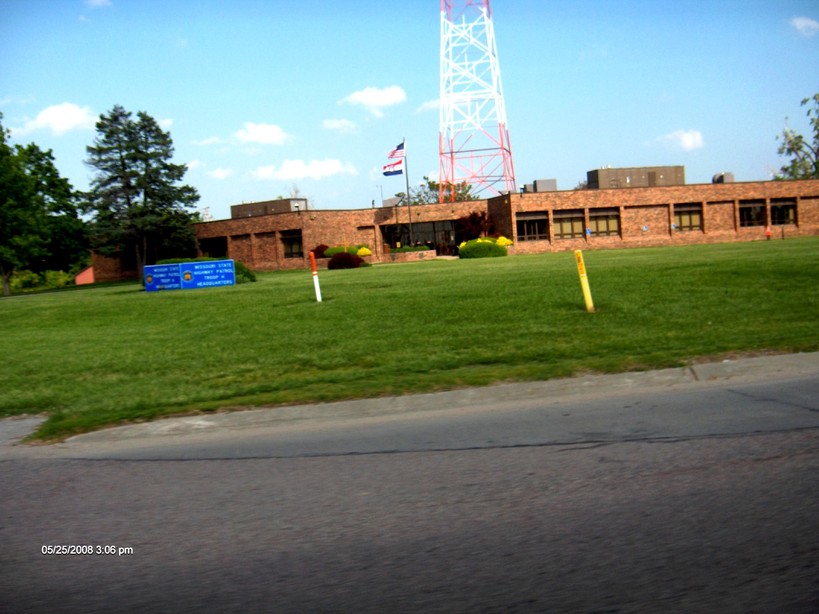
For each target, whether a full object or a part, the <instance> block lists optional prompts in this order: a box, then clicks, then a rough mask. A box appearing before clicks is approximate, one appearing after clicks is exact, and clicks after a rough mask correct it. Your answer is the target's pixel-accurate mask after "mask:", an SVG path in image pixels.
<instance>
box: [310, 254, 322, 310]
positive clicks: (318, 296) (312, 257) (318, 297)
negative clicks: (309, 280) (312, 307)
mask: <svg viewBox="0 0 819 614" xmlns="http://www.w3.org/2000/svg"><path fill="white" fill-rule="evenodd" d="M310 266H311V267H312V269H313V286H315V288H316V302H317V303H320V302H321V288H320V287H319V280H318V271H317V270H316V255H315V254H314V253H313V252H310Z"/></svg>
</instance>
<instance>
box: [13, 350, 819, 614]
mask: <svg viewBox="0 0 819 614" xmlns="http://www.w3.org/2000/svg"><path fill="white" fill-rule="evenodd" d="M815 359H816V355H807V358H805V357H802V358H801V359H799V360H798V361H797V362H798V365H796V366H795V367H794V368H791V369H785V368H779V367H777V366H775V365H781V364H782V363H781V362H778V361H777V360H774V359H766V360H765V361H762V360H760V361H759V362H758V363H753V364H759V365H761V364H766V365H767V367H766V368H765V369H764V372H765V374H766V376H767V377H761V376H760V374H759V373H758V372H756V371H755V370H754V369H753V368H751V369H745V370H742V371H741V372H739V371H738V372H736V373H733V372H731V370H732V368H733V367H735V366H736V365H734V364H730V365H723V367H722V370H721V371H720V373H719V375H718V376H716V375H715V376H713V377H709V376H707V375H706V374H707V373H709V372H710V373H714V371H709V368H710V367H706V366H703V367H701V368H699V369H697V372H696V373H694V375H696V377H693V378H685V379H686V381H680V380H679V377H678V375H679V374H676V373H672V372H668V373H659V374H653V375H651V376H650V378H649V376H648V375H646V376H645V378H643V376H633V375H631V376H621V377H620V378H585V379H581V380H574V381H573V382H572V383H571V384H569V385H568V389H567V390H564V391H563V394H557V393H556V390H557V389H556V388H554V386H558V387H559V386H560V385H561V384H559V383H552V384H550V386H552V387H551V388H549V387H544V386H545V385H544V386H541V385H537V384H532V385H526V386H523V387H507V388H504V387H498V388H493V389H491V390H483V391H464V392H462V393H460V398H461V399H465V400H466V401H468V402H467V403H464V404H461V405H459V404H456V403H454V402H453V400H454V399H455V398H456V397H455V396H451V395H450V396H447V395H443V396H440V395H438V396H436V395H425V396H423V397H421V398H420V399H418V398H416V399H415V403H416V405H413V404H412V403H411V402H410V401H408V400H406V399H405V400H403V401H401V402H399V401H390V400H382V401H380V403H382V405H383V408H385V409H384V412H385V413H387V414H389V415H387V416H386V417H385V416H384V415H382V414H380V413H379V411H378V407H377V406H378V403H379V402H364V403H361V404H358V405H356V404H337V405H333V406H323V407H317V408H312V409H311V408H307V409H305V408H302V409H300V410H294V412H282V411H274V412H270V411H268V412H259V413H257V412H246V413H244V414H234V415H232V416H227V415H224V416H222V415H219V416H208V417H205V418H203V417H197V418H186V419H182V420H173V421H166V422H163V423H155V424H153V425H137V426H134V427H125V428H122V429H112V430H109V431H107V432H104V433H97V434H90V435H86V436H82V437H78V438H75V439H73V440H69V441H68V442H65V443H62V444H58V445H52V446H36V447H29V446H20V445H9V443H8V441H7V442H6V443H5V445H3V446H1V447H0V493H2V496H0V611H2V612H111V611H121V612H145V611H167V612H182V611H214V612H220V611H226V612H246V611H269V612H321V611H325V612H360V611H364V612H384V611H397V612H421V611H423V612H474V611H487V612H501V611H503V612H507V611H511V612H515V611H521V612H544V611H546V612H556V611H560V612H564V611H568V612H643V611H645V612H658V611H662V612H717V611H718V612H751V611H753V612H816V611H819V370H816V369H815V368H814V366H815V365H814V366H811V365H813V363H812V362H811V361H815ZM782 360H784V359H782ZM766 361H767V362H766ZM753 364H752V366H753ZM806 365H807V366H806ZM797 367H798V368H797ZM811 371H813V373H814V374H813V375H810V374H809V372H811ZM634 378H637V380H640V381H639V382H638V383H640V385H639V386H634V385H633V383H634V381H635V380H634ZM646 378H648V379H646ZM626 380H629V381H626ZM547 390H548V391H551V392H550V393H548V394H547ZM601 395H606V396H608V398H605V399H604V398H601ZM421 401H423V402H422V403H421ZM418 403H420V404H421V405H423V407H420V408H419V407H418V405H417V404H418ZM396 404H398V405H396ZM399 405H400V407H402V408H403V411H398V406H399ZM319 409H321V410H323V412H324V413H322V414H321V415H317V414H315V413H311V412H315V411H318V410H319ZM356 411H357V412H358V414H356ZM31 427H32V424H31V421H26V420H16V421H6V422H5V423H3V424H2V425H0V437H2V436H3V434H4V433H5V436H6V439H7V440H8V439H13V437H14V436H16V435H20V434H22V432H23V431H25V430H26V429H30V428H31ZM49 545H51V546H54V545H74V546H90V547H91V548H92V549H93V550H100V551H101V553H100V554H93V555H82V554H71V555H69V554H65V555H59V556H58V555H43V554H42V553H41V552H42V547H43V546H49ZM109 547H113V548H114V550H113V552H114V553H111V554H106V552H107V551H109Z"/></svg>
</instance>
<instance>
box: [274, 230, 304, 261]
mask: <svg viewBox="0 0 819 614" xmlns="http://www.w3.org/2000/svg"><path fill="white" fill-rule="evenodd" d="M279 236H280V237H281V240H282V246H283V247H284V257H285V258H304V249H303V248H302V244H301V230H282V231H281V232H280V233H279Z"/></svg>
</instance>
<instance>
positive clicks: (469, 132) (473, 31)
mask: <svg viewBox="0 0 819 614" xmlns="http://www.w3.org/2000/svg"><path fill="white" fill-rule="evenodd" d="M440 105H441V116H440V135H439V141H440V147H439V152H440V175H439V182H440V186H441V188H440V191H439V193H438V200H439V202H448V201H454V200H455V190H454V189H451V186H455V185H456V184H458V183H461V182H466V183H467V184H469V185H470V186H472V189H473V193H474V194H478V195H484V194H485V195H486V196H495V195H497V194H500V193H501V192H515V191H516V187H515V170H514V167H513V165H512V145H511V144H510V142H509V131H508V129H507V127H506V107H505V105H504V103H503V91H502V88H501V76H500V66H499V65H498V51H497V49H496V47H495V33H494V28H493V26H492V13H491V11H490V8H489V0H441V101H440ZM486 192H489V193H488V194H486Z"/></svg>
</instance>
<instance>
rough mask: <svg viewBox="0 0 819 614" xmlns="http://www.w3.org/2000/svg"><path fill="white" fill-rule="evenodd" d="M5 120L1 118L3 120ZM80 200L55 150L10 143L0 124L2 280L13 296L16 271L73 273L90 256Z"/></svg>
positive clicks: (6, 290) (5, 290) (0, 259)
mask: <svg viewBox="0 0 819 614" xmlns="http://www.w3.org/2000/svg"><path fill="white" fill-rule="evenodd" d="M0 119H2V115H0ZM86 249H87V248H86V244H85V235H84V228H83V222H82V221H81V220H80V219H79V218H78V216H77V209H76V195H75V192H74V190H73V189H72V187H71V184H70V183H69V182H68V181H67V180H66V179H64V178H62V177H60V174H59V172H58V171H57V169H56V167H55V165H54V156H53V154H52V152H51V150H48V151H45V152H44V151H42V150H41V149H40V148H39V147H37V145H35V144H33V143H32V144H29V145H26V146H21V145H15V146H14V147H12V146H11V145H10V144H9V143H8V132H7V130H6V129H5V128H3V127H2V124H0V275H1V276H2V279H3V282H2V283H3V295H4V296H8V295H9V294H11V286H10V280H11V276H12V274H13V273H14V272H15V271H17V270H22V269H31V270H32V271H37V272H42V271H45V270H48V269H68V268H71V266H72V265H74V264H76V263H77V262H78V261H79V260H82V259H83V258H84V256H85V253H86Z"/></svg>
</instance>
